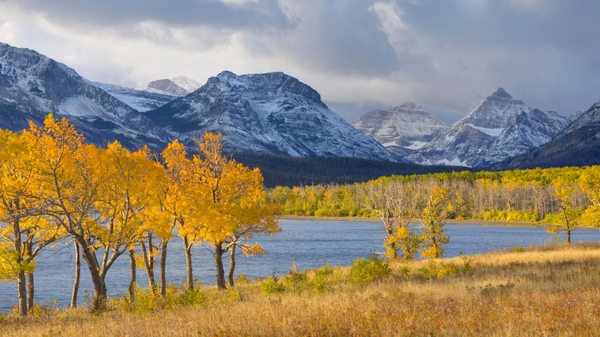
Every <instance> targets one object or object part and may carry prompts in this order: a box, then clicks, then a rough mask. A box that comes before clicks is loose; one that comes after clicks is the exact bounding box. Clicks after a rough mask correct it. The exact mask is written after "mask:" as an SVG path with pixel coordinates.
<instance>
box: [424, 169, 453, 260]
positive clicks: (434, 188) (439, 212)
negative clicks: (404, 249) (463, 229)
mask: <svg viewBox="0 0 600 337" xmlns="http://www.w3.org/2000/svg"><path fill="white" fill-rule="evenodd" d="M420 190H421V196H422V200H423V211H422V213H421V228H420V230H421V234H420V238H421V241H422V242H423V246H422V248H421V256H422V257H423V258H427V259H437V258H440V257H442V256H443V255H444V248H443V245H444V244H447V243H448V242H450V239H449V238H448V237H447V236H446V229H445V228H444V215H443V210H444V207H445V202H446V198H447V196H448V193H449V192H450V191H449V189H447V188H442V187H440V186H439V185H438V182H437V181H435V180H433V179H428V180H425V181H421V182H420Z"/></svg>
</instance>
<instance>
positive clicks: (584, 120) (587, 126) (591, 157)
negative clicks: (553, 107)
mask: <svg viewBox="0 0 600 337" xmlns="http://www.w3.org/2000/svg"><path fill="white" fill-rule="evenodd" d="M567 165H577V166H584V165H600V102H597V103H596V104H594V105H592V106H591V107H590V108H589V109H588V110H586V111H585V112H584V113H583V114H581V115H580V116H579V118H577V119H576V120H575V121H574V122H573V123H571V124H570V125H569V126H568V127H566V128H565V129H564V130H563V131H562V132H560V133H559V134H558V135H557V136H556V137H554V138H553V139H552V140H550V141H549V142H547V143H546V144H544V145H543V146H541V147H539V148H536V149H533V150H530V151H528V152H525V153H523V154H521V155H519V156H516V157H514V158H509V159H507V160H505V161H503V162H501V163H498V164H497V165H495V166H494V168H497V169H514V168H532V167H560V166H567Z"/></svg>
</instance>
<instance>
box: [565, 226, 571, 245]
mask: <svg viewBox="0 0 600 337" xmlns="http://www.w3.org/2000/svg"><path fill="white" fill-rule="evenodd" d="M565 242H566V243H567V244H570V243H571V230H570V229H567V237H566V238H565Z"/></svg>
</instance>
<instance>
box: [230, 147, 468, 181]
mask: <svg viewBox="0 0 600 337" xmlns="http://www.w3.org/2000/svg"><path fill="white" fill-rule="evenodd" d="M230 156H232V157H233V158H234V159H235V160H237V161H238V162H241V163H243V164H244V165H246V166H248V167H257V168H260V170H261V173H262V174H263V176H264V179H265V187H267V188H273V187H276V186H287V187H293V186H310V185H327V184H335V185H341V184H352V183H357V182H365V181H369V180H373V179H377V178H379V177H382V176H391V175H411V174H428V173H438V172H452V171H455V170H458V169H460V170H464V169H465V168H462V167H452V166H427V165H418V164H406V163H394V162H385V161H376V160H368V159H360V158H337V157H302V158H296V157H290V156H276V155H270V154H262V153H239V152H238V153H231V154H230Z"/></svg>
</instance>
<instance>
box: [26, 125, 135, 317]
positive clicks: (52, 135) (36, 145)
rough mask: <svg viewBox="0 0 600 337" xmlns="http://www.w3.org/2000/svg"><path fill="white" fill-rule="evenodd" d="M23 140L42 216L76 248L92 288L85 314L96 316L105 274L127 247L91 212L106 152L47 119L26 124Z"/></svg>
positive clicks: (97, 196)
mask: <svg viewBox="0 0 600 337" xmlns="http://www.w3.org/2000/svg"><path fill="white" fill-rule="evenodd" d="M24 136H26V137H27V139H28V144H29V148H30V151H32V153H33V154H34V157H35V159H36V167H37V168H38V170H39V174H38V178H39V179H38V181H39V185H40V188H39V192H40V193H42V198H43V199H44V200H45V201H46V202H47V206H48V208H47V210H46V215H48V216H49V217H51V219H52V221H53V222H54V223H55V224H56V225H57V226H59V227H60V228H62V229H63V230H64V231H65V232H66V233H68V234H69V235H70V236H71V237H72V238H73V240H75V241H76V242H77V244H78V245H79V248H80V249H81V257H82V258H83V260H84V261H86V263H87V266H88V270H89V272H90V276H91V279H92V283H93V285H94V294H93V299H92V304H91V310H92V312H94V313H99V312H101V311H102V310H104V308H105V306H106V298H107V289H106V282H105V276H106V273H107V272H108V270H109V269H110V267H111V266H112V265H113V263H114V262H115V260H116V259H117V257H119V256H120V255H122V254H123V253H124V252H125V251H126V248H127V246H126V242H124V241H120V240H117V241H115V238H116V236H115V233H114V230H115V228H114V227H112V226H111V224H110V223H106V221H103V219H102V218H101V217H99V214H98V211H97V207H99V203H100V202H101V201H102V198H103V196H102V193H103V192H104V191H103V188H104V187H105V184H106V183H107V180H108V178H109V176H108V174H109V171H110V170H107V168H106V163H107V158H106V154H105V152H106V151H105V150H102V149H99V148H97V147H96V146H94V145H90V144H85V142H84V138H83V135H82V134H80V133H78V132H77V131H76V130H75V128H74V127H73V126H72V125H70V124H69V122H68V121H67V120H66V119H62V120H60V121H56V120H55V119H54V117H53V116H52V115H51V114H50V115H48V116H47V117H46V119H45V120H44V125H43V126H41V127H37V126H36V125H35V124H33V123H30V128H29V130H27V131H25V132H24ZM117 230H118V229H117Z"/></svg>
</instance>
